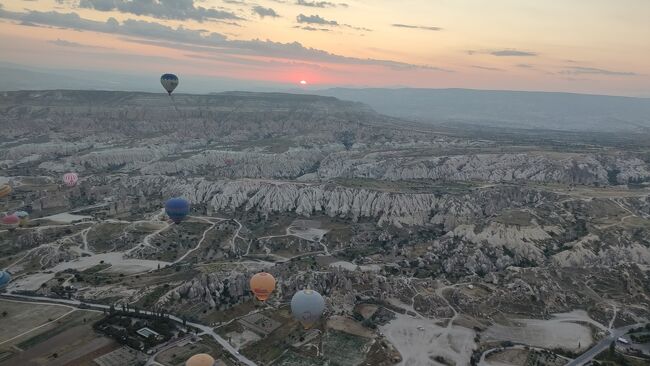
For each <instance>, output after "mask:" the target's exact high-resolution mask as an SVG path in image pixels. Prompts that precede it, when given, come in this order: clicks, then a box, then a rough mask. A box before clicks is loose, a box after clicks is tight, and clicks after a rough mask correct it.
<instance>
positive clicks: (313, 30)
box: [294, 25, 331, 32]
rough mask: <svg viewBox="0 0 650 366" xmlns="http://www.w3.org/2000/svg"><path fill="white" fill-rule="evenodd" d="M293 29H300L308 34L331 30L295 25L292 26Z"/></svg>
mask: <svg viewBox="0 0 650 366" xmlns="http://www.w3.org/2000/svg"><path fill="white" fill-rule="evenodd" d="M294 28H297V29H302V30H306V31H310V32H316V31H320V32H330V31H331V29H328V28H316V27H312V26H311V25H303V26H301V25H296V26H294Z"/></svg>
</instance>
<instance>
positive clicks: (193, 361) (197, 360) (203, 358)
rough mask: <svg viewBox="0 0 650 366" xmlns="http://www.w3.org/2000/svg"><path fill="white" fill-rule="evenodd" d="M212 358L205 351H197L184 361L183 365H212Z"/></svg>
mask: <svg viewBox="0 0 650 366" xmlns="http://www.w3.org/2000/svg"><path fill="white" fill-rule="evenodd" d="M212 365H214V358H212V356H210V355H208V354H206V353H199V354H196V355H194V356H192V357H190V358H189V359H188V360H187V361H185V366H212Z"/></svg>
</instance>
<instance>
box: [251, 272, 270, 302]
mask: <svg viewBox="0 0 650 366" xmlns="http://www.w3.org/2000/svg"><path fill="white" fill-rule="evenodd" d="M273 290H275V278H273V276H272V275H271V274H270V273H266V272H260V273H257V274H256V275H254V276H253V277H252V278H251V291H252V292H253V294H254V295H255V297H256V298H257V299H258V300H260V301H266V300H267V299H268V298H269V296H271V292H273Z"/></svg>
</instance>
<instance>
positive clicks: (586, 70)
mask: <svg viewBox="0 0 650 366" xmlns="http://www.w3.org/2000/svg"><path fill="white" fill-rule="evenodd" d="M560 74H565V75H609V76H635V75H638V74H637V73H635V72H629V71H612V70H604V69H598V68H594V67H581V66H574V67H569V68H568V69H565V70H563V71H561V72H560Z"/></svg>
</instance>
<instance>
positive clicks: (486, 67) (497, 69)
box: [471, 65, 503, 71]
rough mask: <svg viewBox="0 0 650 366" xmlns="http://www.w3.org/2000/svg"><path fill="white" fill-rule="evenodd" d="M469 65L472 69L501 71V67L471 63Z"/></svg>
mask: <svg viewBox="0 0 650 366" xmlns="http://www.w3.org/2000/svg"><path fill="white" fill-rule="evenodd" d="M471 67H472V68H474V69H480V70H487V71H503V69H499V68H496V67H489V66H480V65H472V66H471Z"/></svg>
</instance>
